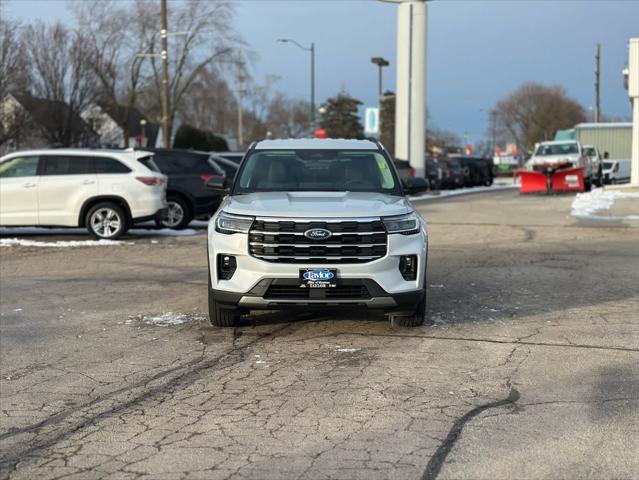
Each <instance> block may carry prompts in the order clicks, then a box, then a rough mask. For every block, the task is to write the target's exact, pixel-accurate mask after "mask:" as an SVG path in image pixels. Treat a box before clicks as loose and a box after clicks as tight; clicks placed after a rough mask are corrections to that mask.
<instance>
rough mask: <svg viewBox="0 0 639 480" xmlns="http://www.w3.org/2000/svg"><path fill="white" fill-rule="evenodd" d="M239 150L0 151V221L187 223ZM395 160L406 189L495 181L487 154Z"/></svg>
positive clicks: (210, 198) (102, 233)
mask: <svg viewBox="0 0 639 480" xmlns="http://www.w3.org/2000/svg"><path fill="white" fill-rule="evenodd" d="M242 157H243V154H242V153H238V152H221V153H217V152H216V153H213V152H200V151H194V150H180V149H166V148H148V149H143V150H133V149H128V150H106V149H47V150H33V151H27V152H16V153H13V154H10V155H6V156H5V157H2V158H0V187H1V188H0V226H36V225H37V226H47V227H50V226H67V227H86V228H87V229H88V231H89V232H90V233H91V235H92V236H94V237H95V238H99V239H116V238H118V237H120V236H121V235H123V234H124V233H125V232H126V231H127V230H128V228H129V227H131V226H132V225H134V224H136V223H141V222H144V221H149V220H154V221H155V223H156V225H157V226H158V227H164V228H173V229H182V228H185V227H186V226H187V225H188V224H189V223H190V222H191V221H192V220H193V219H196V218H198V219H208V218H210V217H211V215H213V213H214V212H215V211H216V210H217V208H218V206H219V205H220V202H221V201H222V197H221V196H220V194H219V192H215V191H211V190H210V189H208V188H207V186H206V183H207V182H208V181H209V180H210V179H212V178H215V177H218V178H224V179H227V180H228V179H230V180H232V179H233V178H234V177H235V175H236V173H237V171H238V169H239V165H240V162H241V161H242ZM395 166H396V168H397V172H398V174H399V177H400V179H401V182H402V184H403V187H404V191H405V192H407V193H409V194H418V193H421V192H423V191H426V190H429V189H430V190H440V189H448V188H460V187H472V186H475V185H490V184H492V182H493V168H492V161H491V160H488V159H482V158H473V157H456V158H429V159H427V161H426V172H425V176H424V177H418V176H416V175H415V170H414V169H413V168H412V167H411V166H410V165H409V163H408V162H407V161H402V160H395Z"/></svg>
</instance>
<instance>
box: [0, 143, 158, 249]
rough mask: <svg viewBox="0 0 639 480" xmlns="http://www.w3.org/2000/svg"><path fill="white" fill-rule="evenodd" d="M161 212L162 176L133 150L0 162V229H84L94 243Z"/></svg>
mask: <svg viewBox="0 0 639 480" xmlns="http://www.w3.org/2000/svg"><path fill="white" fill-rule="evenodd" d="M165 211H166V176H165V175H163V174H161V173H160V171H159V170H158V168H157V166H156V165H155V164H154V163H153V155H152V154H150V153H148V152H141V151H133V150H89V149H49V150H31V151H22V152H15V153H12V154H10V155H6V156H4V157H2V158H0V226H4V227H6V226H44V227H86V228H87V229H88V231H89V233H90V234H91V235H92V236H93V237H95V238H99V239H116V238H118V237H120V236H121V235H122V234H124V233H125V232H126V231H127V230H128V228H129V227H130V226H131V225H133V224H135V223H139V222H142V221H146V220H153V219H156V218H160V217H161V215H162V214H163V213H164V212H165Z"/></svg>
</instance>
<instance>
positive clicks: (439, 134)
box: [426, 128, 462, 149]
mask: <svg viewBox="0 0 639 480" xmlns="http://www.w3.org/2000/svg"><path fill="white" fill-rule="evenodd" d="M426 143H427V144H428V145H427V149H430V148H432V147H440V148H446V147H458V146H460V145H461V144H462V141H461V138H460V137H459V135H457V134H456V133H455V132H451V131H450V130H445V129H442V128H432V129H429V130H427V132H426Z"/></svg>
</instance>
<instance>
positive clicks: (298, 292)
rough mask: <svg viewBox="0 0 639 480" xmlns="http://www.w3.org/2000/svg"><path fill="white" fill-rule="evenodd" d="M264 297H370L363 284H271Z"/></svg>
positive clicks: (332, 298) (280, 298)
mask: <svg viewBox="0 0 639 480" xmlns="http://www.w3.org/2000/svg"><path fill="white" fill-rule="evenodd" d="M264 298H266V299H268V300H324V299H330V300H366V299H369V298H371V296H370V293H369V292H368V289H367V288H366V287H365V286H364V285H361V284H360V285H337V286H336V287H333V288H321V289H311V288H301V287H300V286H299V285H276V284H272V285H271V286H270V287H269V288H268V290H267V291H266V293H265V294H264Z"/></svg>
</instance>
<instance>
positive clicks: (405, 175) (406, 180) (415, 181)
mask: <svg viewBox="0 0 639 480" xmlns="http://www.w3.org/2000/svg"><path fill="white" fill-rule="evenodd" d="M393 163H394V164H395V168H396V169H397V173H398V174H399V179H400V180H401V181H402V185H403V187H404V190H405V191H406V193H408V194H411V195H412V194H415V193H421V192H424V191H426V190H428V183H427V182H426V179H424V178H423V177H416V176H415V169H414V168H413V167H411V166H410V163H408V161H407V160H399V159H397V158H394V159H393Z"/></svg>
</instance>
